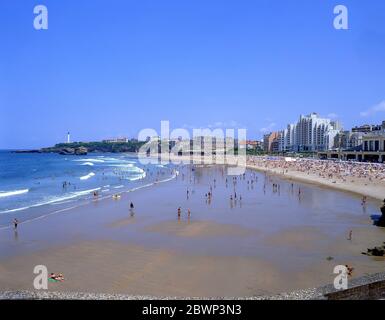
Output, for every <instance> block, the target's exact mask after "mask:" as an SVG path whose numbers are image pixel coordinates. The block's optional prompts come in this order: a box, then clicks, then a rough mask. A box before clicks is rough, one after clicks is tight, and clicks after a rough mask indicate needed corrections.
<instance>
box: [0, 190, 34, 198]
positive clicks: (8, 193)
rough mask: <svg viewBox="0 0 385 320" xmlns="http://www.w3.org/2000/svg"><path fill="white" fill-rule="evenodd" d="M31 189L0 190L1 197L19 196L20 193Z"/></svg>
mask: <svg viewBox="0 0 385 320" xmlns="http://www.w3.org/2000/svg"><path fill="white" fill-rule="evenodd" d="M28 192H29V189H22V190H13V191H0V198H5V197H12V196H17V195H20V194H24V193H28Z"/></svg>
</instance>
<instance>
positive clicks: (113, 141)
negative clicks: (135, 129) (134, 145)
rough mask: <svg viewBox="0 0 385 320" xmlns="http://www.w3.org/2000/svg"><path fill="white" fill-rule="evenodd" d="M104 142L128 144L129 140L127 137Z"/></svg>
mask: <svg viewBox="0 0 385 320" xmlns="http://www.w3.org/2000/svg"><path fill="white" fill-rule="evenodd" d="M103 142H104V143H127V142H128V138H126V137H119V138H112V139H106V140H103Z"/></svg>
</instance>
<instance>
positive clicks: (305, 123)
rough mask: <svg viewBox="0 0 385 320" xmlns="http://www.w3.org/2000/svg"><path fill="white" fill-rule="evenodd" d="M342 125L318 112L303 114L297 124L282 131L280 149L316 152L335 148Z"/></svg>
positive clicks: (290, 125)
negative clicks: (322, 116) (321, 115)
mask: <svg viewBox="0 0 385 320" xmlns="http://www.w3.org/2000/svg"><path fill="white" fill-rule="evenodd" d="M339 132H340V125H339V123H338V122H334V121H332V120H331V119H327V118H321V117H320V116H319V115H318V114H316V113H311V114H310V115H307V116H303V115H301V116H300V118H299V120H298V122H297V123H296V124H289V125H288V126H287V129H285V130H283V131H281V132H280V135H279V151H281V152H283V151H294V152H304V151H308V152H315V151H325V150H330V149H333V148H334V147H335V146H334V145H335V140H336V139H335V137H336V135H337V134H338V133H339Z"/></svg>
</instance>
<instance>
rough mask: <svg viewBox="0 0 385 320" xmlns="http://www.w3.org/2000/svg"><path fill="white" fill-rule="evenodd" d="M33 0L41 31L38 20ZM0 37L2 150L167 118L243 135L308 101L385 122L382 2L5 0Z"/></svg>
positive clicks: (361, 119) (325, 110)
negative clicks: (337, 23)
mask: <svg viewBox="0 0 385 320" xmlns="http://www.w3.org/2000/svg"><path fill="white" fill-rule="evenodd" d="M37 4H44V5H46V6H47V8H48V15H49V29H48V30H43V31H37V30H35V29H34V28H33V19H34V14H33V8H34V6H35V5H37ZM338 4H344V5H346V6H347V7H348V9H349V27H350V29H349V30H347V31H345V30H339V31H337V30H335V29H334V28H333V19H334V14H333V8H334V6H336V5H338ZM0 40H1V46H0V48H1V50H0V149H4V148H35V147H41V146H49V145H52V144H54V143H57V142H62V141H64V140H65V135H66V132H67V130H70V131H71V133H72V137H73V139H74V140H77V141H89V140H99V139H103V138H107V137H114V136H119V135H125V136H130V137H136V136H137V134H138V132H139V130H141V129H143V128H154V129H156V130H158V131H159V130H160V121H161V120H169V121H170V125H171V129H173V128H181V127H185V128H191V127H208V126H210V127H213V126H226V127H229V126H235V127H237V126H238V127H245V128H247V130H248V131H247V133H248V138H251V139H252V138H261V136H262V134H263V132H264V131H266V130H270V129H271V130H278V129H280V128H283V127H285V126H286V124H287V123H289V122H294V121H295V120H296V119H297V118H298V116H299V114H308V113H310V112H313V111H315V112H318V113H320V114H321V115H325V116H327V115H332V116H334V117H337V118H338V119H339V120H341V122H342V123H343V124H344V127H345V128H350V127H351V126H353V125H356V124H363V123H375V124H376V123H379V122H381V121H382V120H385V102H383V101H385V63H384V61H385V1H383V0H371V1H364V0H355V1H348V0H340V1H331V0H290V1H289V0H276V1H270V0H153V1H148V0H141V1H133V0H109V1H106V0H92V1H91V0H81V1H79V0H77V1H74V0H66V1H59V0H39V1H37V0H36V1H30V0H13V1H1V3H0Z"/></svg>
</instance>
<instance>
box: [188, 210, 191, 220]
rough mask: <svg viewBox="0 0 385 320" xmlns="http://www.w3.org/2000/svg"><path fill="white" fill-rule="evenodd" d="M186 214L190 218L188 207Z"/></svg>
mask: <svg viewBox="0 0 385 320" xmlns="http://www.w3.org/2000/svg"><path fill="white" fill-rule="evenodd" d="M187 216H188V217H189V218H190V216H191V211H190V209H187Z"/></svg>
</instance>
